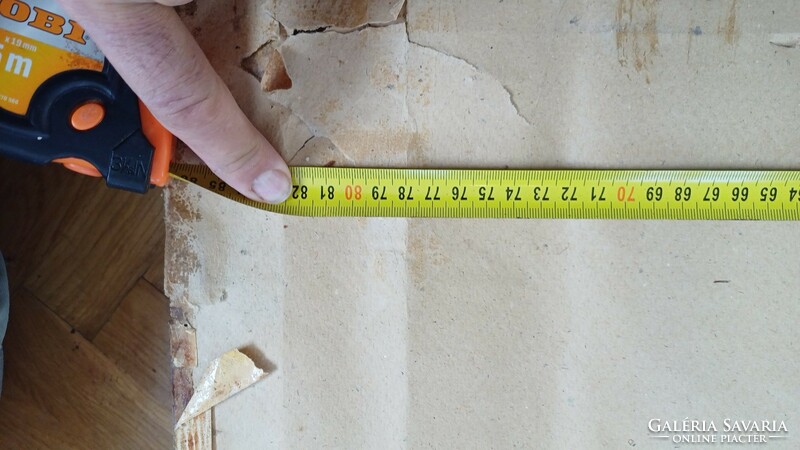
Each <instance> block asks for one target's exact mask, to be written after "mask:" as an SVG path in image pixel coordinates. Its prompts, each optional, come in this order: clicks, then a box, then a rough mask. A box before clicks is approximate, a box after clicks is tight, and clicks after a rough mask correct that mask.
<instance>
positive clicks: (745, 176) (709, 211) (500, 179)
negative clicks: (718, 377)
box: [170, 164, 800, 220]
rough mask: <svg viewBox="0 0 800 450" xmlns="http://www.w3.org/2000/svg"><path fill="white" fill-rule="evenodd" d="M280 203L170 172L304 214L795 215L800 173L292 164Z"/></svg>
mask: <svg viewBox="0 0 800 450" xmlns="http://www.w3.org/2000/svg"><path fill="white" fill-rule="evenodd" d="M291 171H292V179H293V188H292V195H291V197H290V198H289V200H287V201H286V202H284V203H283V204H280V205H268V204H265V203H258V202H254V201H252V200H250V199H248V198H246V197H244V196H242V195H241V194H239V193H238V192H236V191H234V190H233V189H231V188H230V187H228V186H226V184H225V183H224V182H223V181H222V180H220V179H219V178H218V177H217V176H216V175H214V174H213V173H212V172H211V171H210V170H209V169H208V168H207V167H205V166H197V165H188V164H173V165H172V166H171V167H170V172H171V173H172V174H173V177H177V178H181V179H183V180H186V181H189V182H191V183H194V184H196V185H198V186H200V187H203V188H205V189H207V190H209V191H212V192H214V193H216V194H219V195H222V196H223V197H226V198H229V199H231V200H234V201H237V202H239V203H243V204H245V205H249V206H252V207H254V208H259V209H262V210H265V211H271V212H274V213H279V214H288V215H295V216H308V217H333V216H349V217H430V218H523V219H538V218H558V219H568V218H576V219H662V220H692V219H694V220H800V171H715V170H428V169H358V168H342V167H292V168H291Z"/></svg>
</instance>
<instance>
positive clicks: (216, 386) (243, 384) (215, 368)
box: [175, 350, 268, 428]
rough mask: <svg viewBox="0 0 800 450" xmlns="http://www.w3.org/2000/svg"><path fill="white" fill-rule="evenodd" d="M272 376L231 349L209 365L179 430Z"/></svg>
mask: <svg viewBox="0 0 800 450" xmlns="http://www.w3.org/2000/svg"><path fill="white" fill-rule="evenodd" d="M267 375H268V373H267V372H265V371H264V370H262V369H260V368H258V367H256V365H255V363H254V362H253V360H252V359H250V358H249V357H247V356H246V355H245V354H244V353H242V352H240V351H239V350H231V351H229V352H227V353H225V354H224V355H222V356H220V357H219V358H217V359H215V360H214V361H212V362H211V364H209V366H208V369H206V371H205V373H203V376H202V377H201V378H200V382H199V383H197V384H196V385H195V389H194V394H193V395H192V398H191V399H190V400H189V404H188V405H186V409H184V411H183V414H181V417H180V419H178V423H177V424H176V425H175V428H178V427H180V426H181V425H183V424H185V423H186V422H188V421H189V420H191V419H193V418H194V417H197V416H198V415H200V414H202V413H204V412H206V411H208V410H209V409H211V408H213V407H215V406H216V405H218V404H220V403H222V402H223V401H225V400H227V399H229V398H231V397H233V396H234V395H236V394H238V393H239V392H241V391H242V390H244V389H247V388H248V387H250V386H252V385H253V384H255V383H256V382H258V381H259V380H261V379H263V378H264V377H266V376H267Z"/></svg>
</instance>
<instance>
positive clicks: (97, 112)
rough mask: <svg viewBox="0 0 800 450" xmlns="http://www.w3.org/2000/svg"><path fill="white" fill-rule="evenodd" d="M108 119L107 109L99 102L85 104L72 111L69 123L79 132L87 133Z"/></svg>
mask: <svg viewBox="0 0 800 450" xmlns="http://www.w3.org/2000/svg"><path fill="white" fill-rule="evenodd" d="M105 117H106V109H105V108H103V105H101V104H100V103H97V102H88V103H84V104H82V105H81V106H78V107H77V108H75V111H72V116H71V117H70V119H69V121H70V124H71V125H72V128H75V129H76V130H78V131H87V130H91V129H92V128H94V127H96V126H98V125H100V122H102V121H103V119H104V118H105Z"/></svg>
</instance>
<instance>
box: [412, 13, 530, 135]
mask: <svg viewBox="0 0 800 450" xmlns="http://www.w3.org/2000/svg"><path fill="white" fill-rule="evenodd" d="M406 36H407V37H408V43H409V44H411V45H416V46H417V47H421V48H424V49H427V50H430V51H433V52H436V53H438V54H440V55H444V56H446V57H448V58H453V59H456V60H458V61H461V62H462V63H464V64H466V65H468V66H470V67H471V68H472V69H473V70H475V71H476V72H478V73H480V74H482V75H485V76H487V77H489V78H491V79H492V81H494V82H496V83H497V84H498V85H500V87H502V88H503V90H504V91H505V93H506V95H507V96H508V102H509V103H510V104H511V106H512V107H513V108H514V111H515V112H516V113H517V115H518V116H519V117H520V118H521V119H522V120H524V121H525V123H526V124H528V125H531V126H533V124H532V123H531V121H530V120H528V118H527V117H525V115H524V114H522V112H520V110H519V106H517V103H516V101H515V100H514V94H513V93H512V92H511V90H510V89H509V88H508V86H506V85H504V84H503V83H501V82H500V80H498V79H497V78H495V77H493V76H491V75H489V74H487V73H485V72H483V71H481V69H479V68H478V66H476V65H475V64H472V63H471V62H469V61H467V60H466V59H464V58H461V57H459V56H454V55H451V54H449V53H447V52H445V51H442V50H440V49H438V48H434V47H431V46H429V45H424V44H420V43H419V42H415V41H414V40H413V39H411V36H410V35H409V34H408V28H406Z"/></svg>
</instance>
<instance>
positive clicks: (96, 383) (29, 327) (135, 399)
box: [0, 289, 173, 449]
mask: <svg viewBox="0 0 800 450" xmlns="http://www.w3.org/2000/svg"><path fill="white" fill-rule="evenodd" d="M4 349H5V355H6V380H5V386H4V389H3V396H2V398H0V448H66V449H71V448H76V449H78V448H80V449H83V448H122V447H124V448H168V447H169V446H170V445H172V444H171V442H172V439H173V438H172V431H171V426H170V425H171V420H170V413H169V411H167V410H166V409H165V408H164V406H163V405H161V404H160V403H159V402H157V401H156V400H155V399H153V397H152V396H151V395H150V394H148V393H147V392H145V391H144V390H142V389H141V388H139V386H138V384H137V383H136V382H134V381H133V379H131V377H129V376H128V375H127V374H125V373H123V372H122V371H120V370H119V369H118V368H117V367H116V366H115V365H114V363H113V362H112V361H111V360H109V359H108V358H107V357H106V356H105V355H103V354H102V353H101V352H100V351H99V350H97V349H96V348H95V347H94V346H93V345H92V343H91V342H89V341H87V340H86V339H84V338H83V337H82V336H81V335H80V333H77V332H71V329H70V327H69V325H67V324H66V323H64V322H63V321H61V320H60V319H58V318H57V317H56V316H55V315H54V314H53V313H52V312H51V311H50V310H48V309H47V308H46V307H45V306H44V305H43V304H41V303H40V302H39V301H38V300H37V299H36V298H35V297H34V296H33V295H32V294H31V293H29V292H27V291H26V290H24V289H23V290H17V291H15V295H12V299H11V321H10V324H9V333H8V335H7V337H6V341H5V344H4Z"/></svg>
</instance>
